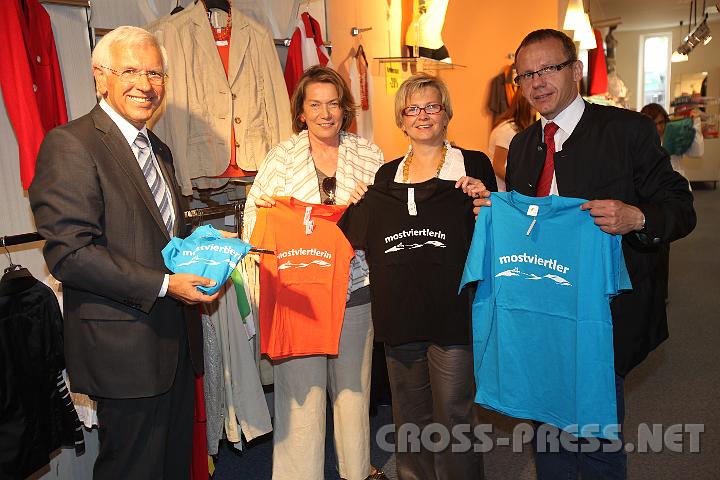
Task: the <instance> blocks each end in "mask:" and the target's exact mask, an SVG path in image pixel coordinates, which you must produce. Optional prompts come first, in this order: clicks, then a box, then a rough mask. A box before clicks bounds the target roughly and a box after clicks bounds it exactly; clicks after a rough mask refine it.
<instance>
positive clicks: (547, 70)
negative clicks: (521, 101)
mask: <svg viewBox="0 0 720 480" xmlns="http://www.w3.org/2000/svg"><path fill="white" fill-rule="evenodd" d="M575 62H577V59H575V60H568V61H566V62H563V63H558V64H557V65H548V66H547V67H543V68H541V69H539V70H535V71H534V72H526V73H521V74H520V75H516V76H515V78H513V82H514V83H515V85H520V83H521V82H525V81H526V82H530V81H532V79H533V77H534V76H535V75H537V76H538V78H542V77H543V76H544V75H547V74H550V75H552V74H553V73H558V72H559V71H560V70H562V69H563V68H565V67H568V66H570V65H572V64H574V63H575Z"/></svg>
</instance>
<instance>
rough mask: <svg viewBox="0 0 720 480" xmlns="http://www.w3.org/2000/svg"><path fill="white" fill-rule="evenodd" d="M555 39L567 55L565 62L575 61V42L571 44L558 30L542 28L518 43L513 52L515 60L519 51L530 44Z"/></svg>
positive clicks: (571, 41)
mask: <svg viewBox="0 0 720 480" xmlns="http://www.w3.org/2000/svg"><path fill="white" fill-rule="evenodd" d="M553 38H554V39H555V40H558V41H559V42H560V43H562V46H563V50H565V53H566V54H567V60H566V61H568V62H569V61H570V60H573V61H575V60H577V59H578V57H577V50H576V49H575V42H573V39H572V38H570V37H568V36H567V35H565V34H564V33H563V32H561V31H559V30H553V29H551V28H543V29H541V30H535V31H534V32H530V33H528V34H527V35H526V36H525V38H523V41H522V42H520V46H519V47H518V48H517V50H515V58H517V57H518V53H520V50H521V49H522V48H523V47H527V46H528V45H530V44H531V43H537V42H542V41H543V40H549V39H553Z"/></svg>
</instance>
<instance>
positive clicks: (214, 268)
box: [162, 225, 251, 295]
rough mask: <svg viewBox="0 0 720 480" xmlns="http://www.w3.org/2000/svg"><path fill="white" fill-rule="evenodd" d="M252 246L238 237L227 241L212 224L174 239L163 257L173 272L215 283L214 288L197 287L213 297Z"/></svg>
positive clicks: (166, 247) (166, 248)
mask: <svg viewBox="0 0 720 480" xmlns="http://www.w3.org/2000/svg"><path fill="white" fill-rule="evenodd" d="M250 248H251V246H250V245H248V244H247V243H245V242H243V241H242V240H240V239H238V238H224V237H223V236H222V234H221V233H220V232H219V231H218V230H216V229H215V228H214V227H213V226H212V225H203V226H202V227H198V228H197V229H196V230H195V231H194V232H193V233H192V234H191V235H190V236H188V237H187V238H178V237H173V238H172V239H171V240H170V243H168V244H167V245H166V246H165V248H163V251H162V256H163V259H164V260H165V266H166V267H167V268H168V269H169V270H170V271H171V272H173V273H194V274H195V275H200V276H201V277H206V278H212V279H213V280H215V286H214V287H202V286H199V287H197V289H198V290H200V291H201V292H202V293H204V294H206V295H212V294H214V293H215V292H217V291H218V290H219V289H220V287H221V286H222V285H223V283H225V282H226V281H227V279H228V278H229V277H230V274H231V273H232V271H233V270H234V269H235V266H236V265H237V264H238V262H239V261H240V260H242V259H243V257H245V255H246V254H247V252H248V251H249V250H250Z"/></svg>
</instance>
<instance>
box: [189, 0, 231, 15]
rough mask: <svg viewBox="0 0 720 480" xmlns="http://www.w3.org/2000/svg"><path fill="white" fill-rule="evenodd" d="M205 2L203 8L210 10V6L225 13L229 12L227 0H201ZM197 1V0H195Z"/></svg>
mask: <svg viewBox="0 0 720 480" xmlns="http://www.w3.org/2000/svg"><path fill="white" fill-rule="evenodd" d="M202 1H203V3H204V4H205V10H208V11H210V9H211V8H217V9H218V10H222V11H223V12H225V13H230V2H229V1H228V0H202ZM195 3H197V0H196V1H195Z"/></svg>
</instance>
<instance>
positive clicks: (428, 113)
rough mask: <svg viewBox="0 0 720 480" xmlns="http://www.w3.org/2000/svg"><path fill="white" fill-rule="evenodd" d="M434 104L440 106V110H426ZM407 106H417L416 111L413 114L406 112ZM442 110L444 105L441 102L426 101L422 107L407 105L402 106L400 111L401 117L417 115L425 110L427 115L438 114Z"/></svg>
mask: <svg viewBox="0 0 720 480" xmlns="http://www.w3.org/2000/svg"><path fill="white" fill-rule="evenodd" d="M434 105H437V106H438V107H440V110H438V111H437V112H428V111H427V108H428V107H431V106H434ZM408 108H417V109H418V111H417V113H416V114H415V115H413V114H412V113H407V109H408ZM443 111H445V105H443V104H442V103H428V104H427V105H425V106H424V107H418V106H417V105H410V106H407V107H405V108H403V109H402V110H400V113H402V115H403V117H417V116H419V115H420V112H425V113H426V114H427V115H438V114H440V113H442V112H443Z"/></svg>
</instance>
